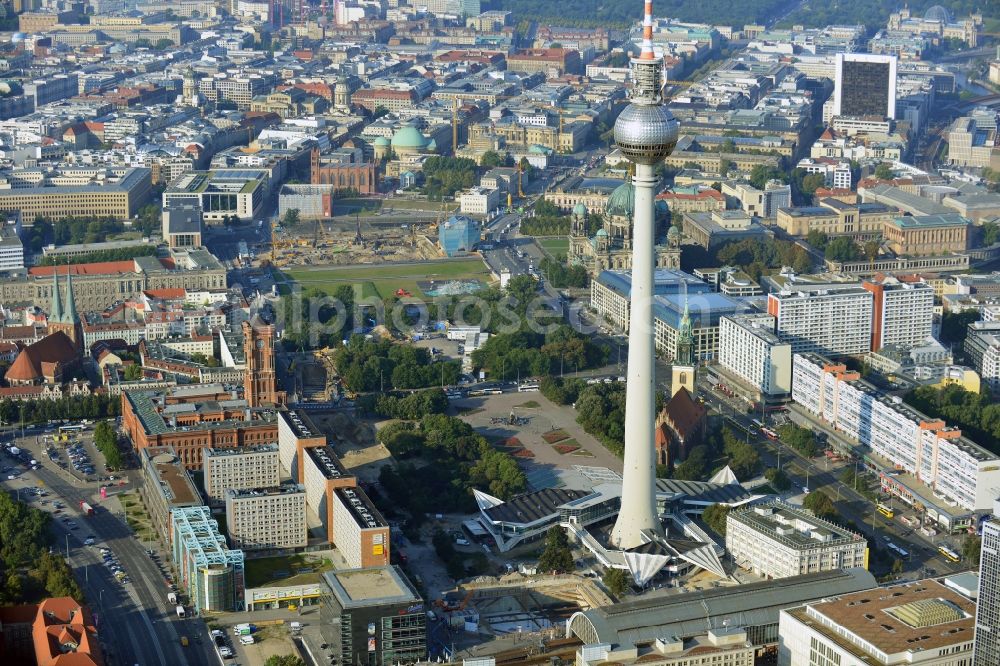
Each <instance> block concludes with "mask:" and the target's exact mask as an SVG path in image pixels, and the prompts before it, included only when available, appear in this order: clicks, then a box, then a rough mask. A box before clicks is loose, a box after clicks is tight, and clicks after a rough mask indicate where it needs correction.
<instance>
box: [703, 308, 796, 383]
mask: <svg viewBox="0 0 1000 666" xmlns="http://www.w3.org/2000/svg"><path fill="white" fill-rule="evenodd" d="M774 326H775V318H774V317H772V316H771V315H769V314H751V315H734V316H731V317H722V318H721V319H719V365H721V366H722V367H723V368H725V369H726V370H727V371H729V372H731V373H732V374H734V375H736V376H737V377H739V378H740V379H742V380H744V381H745V382H747V383H749V384H750V385H751V386H755V387H757V388H758V389H759V390H760V391H761V393H762V394H763V396H765V397H778V396H784V395H788V394H790V393H791V392H792V346H791V344H789V343H787V342H782V341H781V339H780V338H778V336H777V335H775V333H774Z"/></svg>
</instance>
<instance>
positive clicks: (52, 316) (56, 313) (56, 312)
mask: <svg viewBox="0 0 1000 666" xmlns="http://www.w3.org/2000/svg"><path fill="white" fill-rule="evenodd" d="M49 309H50V310H51V312H49V321H50V322H52V321H62V317H63V313H62V299H61V298H60V296H59V267H58V266H57V267H56V268H55V270H53V271H52V307H51V308H49Z"/></svg>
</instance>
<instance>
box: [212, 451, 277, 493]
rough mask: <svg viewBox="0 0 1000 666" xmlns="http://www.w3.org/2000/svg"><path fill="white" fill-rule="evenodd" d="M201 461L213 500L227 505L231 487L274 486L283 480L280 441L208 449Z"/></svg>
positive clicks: (236, 488)
mask: <svg viewBox="0 0 1000 666" xmlns="http://www.w3.org/2000/svg"><path fill="white" fill-rule="evenodd" d="M201 461H202V465H203V467H202V473H203V475H204V479H205V496H206V497H207V498H208V501H209V503H214V504H224V503H225V502H226V493H227V492H228V491H229V490H233V489H235V490H239V489H243V488H272V487H274V486H277V485H278V483H279V482H280V481H281V475H280V473H279V465H278V445H277V444H276V443H271V444H263V445H261V446H246V447H240V448H235V449H205V450H204V452H203V453H202V455H201Z"/></svg>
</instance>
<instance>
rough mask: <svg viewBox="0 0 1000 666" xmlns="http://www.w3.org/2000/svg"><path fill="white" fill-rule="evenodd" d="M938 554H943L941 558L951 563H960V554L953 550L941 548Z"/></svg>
mask: <svg viewBox="0 0 1000 666" xmlns="http://www.w3.org/2000/svg"><path fill="white" fill-rule="evenodd" d="M938 552H939V553H941V557H943V558H944V559H946V560H948V561H949V562H958V561H959V560H960V559H962V558H960V557H959V556H958V553H956V552H955V551H953V550H952V549H951V548H946V547H945V546H939V547H938Z"/></svg>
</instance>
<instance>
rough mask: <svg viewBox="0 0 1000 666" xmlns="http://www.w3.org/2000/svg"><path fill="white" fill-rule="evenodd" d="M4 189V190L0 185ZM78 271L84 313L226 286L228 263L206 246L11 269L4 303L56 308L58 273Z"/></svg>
mask: <svg viewBox="0 0 1000 666" xmlns="http://www.w3.org/2000/svg"><path fill="white" fill-rule="evenodd" d="M0 191H2V190H0ZM57 268H58V271H59V275H60V277H62V276H65V275H68V274H72V276H73V292H74V294H75V297H76V307H77V310H78V311H79V312H81V313H82V312H94V311H96V312H100V311H102V310H104V309H106V308H108V307H110V306H111V305H112V304H114V303H116V302H119V303H120V302H121V301H122V300H125V299H128V298H129V297H131V296H137V295H139V294H141V293H142V292H143V291H148V290H150V289H179V288H186V289H191V290H196V289H225V288H226V268H225V266H223V265H222V264H221V263H219V260H218V259H216V258H215V257H214V256H212V254H211V253H210V252H208V251H207V250H205V249H203V248H184V249H174V250H171V251H170V253H169V255H168V256H167V257H164V258H160V257H136V258H135V259H129V260H124V261H102V262H97V263H87V264H72V265H69V266H58V267H57V266H32V267H31V268H29V269H27V271H9V272H7V273H5V274H4V275H3V279H2V280H0V302H3V303H4V304H5V305H10V304H25V305H37V306H38V307H40V308H41V309H43V310H45V311H46V312H48V311H50V309H51V307H52V293H53V292H52V276H53V274H54V273H55V272H56V269H57Z"/></svg>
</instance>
